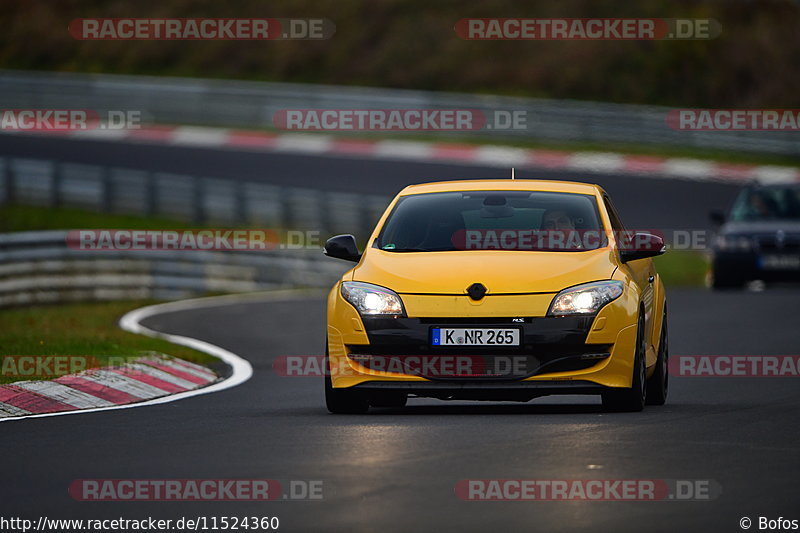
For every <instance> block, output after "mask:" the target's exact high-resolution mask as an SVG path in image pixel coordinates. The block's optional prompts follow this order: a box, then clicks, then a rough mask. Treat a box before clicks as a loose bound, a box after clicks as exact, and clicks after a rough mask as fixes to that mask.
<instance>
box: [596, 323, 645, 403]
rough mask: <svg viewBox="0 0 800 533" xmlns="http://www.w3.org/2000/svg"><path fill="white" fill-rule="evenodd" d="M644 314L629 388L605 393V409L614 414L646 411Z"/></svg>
mask: <svg viewBox="0 0 800 533" xmlns="http://www.w3.org/2000/svg"><path fill="white" fill-rule="evenodd" d="M644 333H645V332H644V314H641V313H640V314H639V321H638V324H637V327H636V353H635V354H634V357H633V377H632V383H631V386H630V387H628V388H619V389H611V390H608V391H606V392H604V393H603V409H604V410H606V411H613V412H636V411H641V410H642V409H644V404H645V398H646V397H647V367H646V366H645V359H644V354H645V347H646V342H647V341H646V339H645V336H644Z"/></svg>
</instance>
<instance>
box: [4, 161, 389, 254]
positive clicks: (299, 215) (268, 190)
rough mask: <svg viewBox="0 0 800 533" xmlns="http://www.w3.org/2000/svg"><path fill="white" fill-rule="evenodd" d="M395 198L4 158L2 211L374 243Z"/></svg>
mask: <svg viewBox="0 0 800 533" xmlns="http://www.w3.org/2000/svg"><path fill="white" fill-rule="evenodd" d="M389 200H390V199H389V198H387V197H384V196H373V195H364V194H355V193H344V192H327V191H319V190H315V189H306V188H299V187H281V186H275V185H269V184H265V183H258V182H246V181H238V180H223V179H215V178H205V177H199V176H190V175H184V174H171V173H164V172H148V171H143V170H134V169H126V168H114V167H105V166H99V165H84V164H75V163H62V162H58V161H53V160H45V159H26V158H9V157H7V158H0V204H4V203H5V204H13V203H19V204H25V205H41V206H51V207H59V206H68V207H78V208H85V209H91V210H96V211H102V212H107V213H115V214H134V215H142V216H148V217H161V218H165V219H174V220H181V221H188V222H192V223H195V224H210V223H214V224H234V225H239V226H244V225H246V226H255V227H262V228H270V229H278V228H281V229H292V230H316V231H319V232H320V237H321V238H325V237H326V235H332V234H336V233H353V234H355V235H356V237H358V238H360V239H361V240H363V239H366V238H367V237H368V236H369V233H370V232H371V231H372V228H373V227H374V225H375V223H376V222H377V220H378V218H380V215H381V214H382V213H383V211H384V209H385V208H386V206H387V205H388V203H389Z"/></svg>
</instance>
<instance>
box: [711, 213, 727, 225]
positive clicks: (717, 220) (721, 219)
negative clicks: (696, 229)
mask: <svg viewBox="0 0 800 533" xmlns="http://www.w3.org/2000/svg"><path fill="white" fill-rule="evenodd" d="M708 216H709V218H710V219H711V222H713V223H714V224H716V225H718V226H721V225H723V224H724V223H725V213H723V212H722V211H719V210H716V209H715V210H714V211H711V212H710V213H709V214H708Z"/></svg>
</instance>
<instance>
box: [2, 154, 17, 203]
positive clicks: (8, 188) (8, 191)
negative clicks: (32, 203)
mask: <svg viewBox="0 0 800 533" xmlns="http://www.w3.org/2000/svg"><path fill="white" fill-rule="evenodd" d="M2 164H3V167H2V173H3V184H4V187H5V198H6V201H5V203H6V204H8V205H12V204H13V203H14V195H15V193H16V190H15V186H14V185H15V184H14V172H13V171H12V169H11V158H10V157H6V158H3V159H2Z"/></svg>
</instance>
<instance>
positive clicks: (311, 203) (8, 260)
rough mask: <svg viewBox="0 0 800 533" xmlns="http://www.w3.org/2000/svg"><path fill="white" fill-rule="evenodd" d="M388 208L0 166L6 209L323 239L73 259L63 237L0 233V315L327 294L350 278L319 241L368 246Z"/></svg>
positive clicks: (116, 172) (311, 193) (37, 165)
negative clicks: (205, 297) (344, 236)
mask: <svg viewBox="0 0 800 533" xmlns="http://www.w3.org/2000/svg"><path fill="white" fill-rule="evenodd" d="M388 202H389V198H386V197H383V196H369V195H360V194H349V193H333V192H331V193H328V192H322V191H316V190H312V189H301V188H293V187H278V186H274V185H267V184H262V183H254V182H240V181H236V180H218V179H211V178H203V177H197V176H188V175H177V174H166V173H160V172H146V171H141V170H133V169H125V168H112V167H104V166H97V165H79V164H72V163H61V162H58V161H52V160H43V159H24V158H0V205H2V204H21V205H37V206H48V207H58V206H64V207H77V208H83V209H88V210H94V211H99V212H106V213H113V214H133V215H142V216H148V217H159V218H163V219H164V220H180V221H184V222H190V223H192V224H198V225H200V226H207V225H210V224H215V225H218V227H220V228H223V227H226V228H227V227H244V226H246V227H256V228H260V229H269V230H276V231H278V232H279V233H280V230H287V229H291V230H309V231H314V232H315V233H314V234H313V235H314V236H315V237H318V238H319V242H318V243H313V242H312V243H309V242H307V241H306V242H305V243H304V244H305V245H306V248H302V249H285V248H284V249H281V248H280V247H278V248H276V249H274V250H269V251H205V250H179V251H156V250H139V251H133V250H131V251H113V252H112V251H88V250H79V249H73V248H70V247H69V246H68V245H67V240H66V237H67V232H66V231H44V232H20V233H5V234H0V307H3V306H11V305H27V304H32V303H46V302H64V301H78V300H114V299H131V298H157V299H175V298H182V297H188V296H193V295H198V294H206V293H210V292H211V293H213V292H247V291H255V290H265V289H272V288H286V287H330V286H331V285H332V284H333V283H334V282H335V280H336V279H338V278H339V277H340V276H341V274H342V273H343V272H344V271H345V270H346V269H347V268H348V267H347V265H345V264H342V262H340V261H335V260H329V259H326V258H325V257H324V256H323V255H322V253H321V248H320V247H321V242H322V240H324V239H325V238H327V237H328V236H330V235H332V234H336V233H354V234H355V235H356V236H357V237H358V238H359V239H360V240H362V241H363V240H366V238H367V237H368V235H369V233H370V232H371V231H372V228H373V226H374V225H375V222H376V221H377V219H378V218H379V217H380V215H381V213H382V212H383V210H384V209H385V208H386V205H387V204H388ZM76 229H81V228H76ZM109 229H111V228H109ZM115 229H128V228H115ZM163 229H174V228H170V227H165V228H163ZM315 245H319V246H317V247H316V248H314V247H313V246H315Z"/></svg>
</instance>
